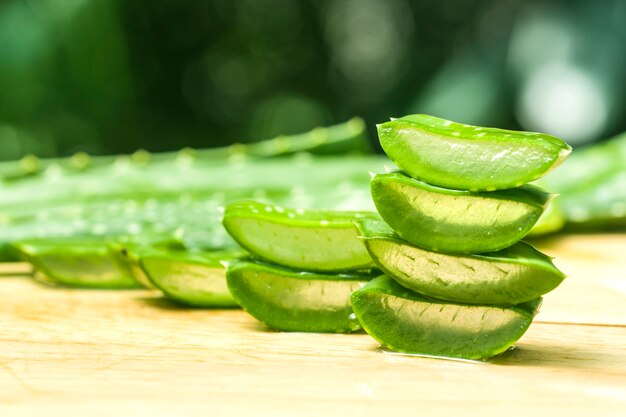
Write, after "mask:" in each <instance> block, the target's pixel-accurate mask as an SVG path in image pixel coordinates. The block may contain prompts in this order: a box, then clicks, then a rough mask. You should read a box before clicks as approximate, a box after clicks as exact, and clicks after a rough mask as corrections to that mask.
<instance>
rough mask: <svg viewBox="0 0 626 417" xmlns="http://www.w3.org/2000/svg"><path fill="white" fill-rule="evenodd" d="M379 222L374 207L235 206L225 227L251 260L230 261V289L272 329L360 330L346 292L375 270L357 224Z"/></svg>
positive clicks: (253, 203)
mask: <svg viewBox="0 0 626 417" xmlns="http://www.w3.org/2000/svg"><path fill="white" fill-rule="evenodd" d="M364 174H365V175H367V173H364ZM376 219H379V217H378V215H377V214H376V213H375V212H353V211H329V210H321V209H318V210H315V209H309V210H303V209H288V208H283V207H281V206H276V205H270V204H264V203H260V202H256V201H251V200H247V201H240V202H237V203H232V204H230V205H228V206H226V209H225V212H224V219H223V224H224V227H225V228H226V230H227V231H228V233H229V234H230V235H231V236H232V237H233V239H234V240H235V241H236V242H237V243H239V245H241V247H243V248H244V249H246V250H247V251H249V252H250V257H248V258H244V259H240V260H236V261H233V262H232V263H230V264H229V265H228V269H227V273H226V278H227V283H228V288H229V290H230V292H231V294H232V295H233V297H234V298H235V300H236V301H237V303H238V304H239V305H241V307H243V308H244V309H245V310H246V311H247V312H248V313H249V314H250V315H252V316H253V317H255V318H256V319H258V320H259V321H261V322H263V323H265V324H266V325H268V326H269V327H271V328H274V329H276V330H283V331H300V332H333V333H344V332H351V331H354V330H357V329H359V328H360V324H359V322H358V321H357V319H356V317H355V315H354V314H353V311H352V307H351V304H350V295H351V294H352V293H353V292H354V291H356V290H358V289H359V288H361V287H363V286H364V285H365V284H366V283H367V282H368V281H370V280H371V279H372V278H373V277H374V276H375V275H378V274H379V272H378V271H374V270H372V268H373V267H374V263H373V261H372V259H371V257H370V256H369V254H368V252H367V249H366V248H365V245H364V244H363V242H362V241H361V240H360V239H359V230H358V228H357V226H356V223H355V222H356V221H362V220H376Z"/></svg>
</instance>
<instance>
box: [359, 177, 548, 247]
mask: <svg viewBox="0 0 626 417" xmlns="http://www.w3.org/2000/svg"><path fill="white" fill-rule="evenodd" d="M371 191H372V198H373V200H374V203H375V204H376V208H377V209H378V212H379V213H380V215H381V216H382V218H383V219H384V220H385V222H387V224H389V226H391V228H392V229H393V230H395V231H396V232H397V233H398V235H400V237H402V238H403V239H405V240H407V241H409V242H411V243H413V244H414V245H416V246H419V247H421V248H424V249H430V250H433V251H437V252H449V253H482V252H493V251H497V250H500V249H503V248H506V247H508V246H511V245H512V244H513V243H515V242H517V241H518V240H520V239H521V238H522V237H524V235H526V234H527V233H528V232H529V231H530V229H531V228H532V227H533V225H534V224H535V223H536V222H537V219H539V217H540V216H541V214H542V213H543V211H544V210H545V207H546V205H547V204H548V203H549V201H550V199H551V197H552V195H551V194H549V193H547V192H545V191H543V190H542V189H541V188H539V187H535V186H532V185H525V186H522V187H519V188H513V189H508V190H500V191H493V192H472V191H458V190H449V189H445V188H440V187H435V186H432V185H429V184H426V183H424V182H422V181H418V180H415V179H413V178H410V177H408V176H406V175H404V174H402V173H399V172H394V173H390V174H378V175H376V176H374V178H372V182H371Z"/></svg>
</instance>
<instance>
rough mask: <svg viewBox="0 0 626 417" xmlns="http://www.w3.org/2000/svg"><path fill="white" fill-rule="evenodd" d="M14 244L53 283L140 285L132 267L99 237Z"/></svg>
mask: <svg viewBox="0 0 626 417" xmlns="http://www.w3.org/2000/svg"><path fill="white" fill-rule="evenodd" d="M14 247H15V248H16V249H17V250H18V251H19V252H20V253H21V254H22V256H23V257H24V258H25V259H26V260H27V261H29V262H30V263H31V264H32V265H33V267H34V268H35V270H36V272H37V273H38V274H37V278H38V279H40V280H42V281H45V282H46V283H49V284H52V285H66V286H71V287H82V288H111V289H113V288H120V289H121V288H139V287H140V286H139V284H138V283H137V282H136V281H135V279H134V278H133V277H132V274H131V273H130V271H129V270H128V269H127V268H125V267H124V266H122V265H121V264H120V263H119V262H118V261H117V260H116V259H115V257H114V256H113V255H112V253H111V252H110V249H109V247H108V244H107V242H106V241H103V240H100V239H67V240H65V239H46V240H31V241H23V242H19V243H16V244H15V245H14Z"/></svg>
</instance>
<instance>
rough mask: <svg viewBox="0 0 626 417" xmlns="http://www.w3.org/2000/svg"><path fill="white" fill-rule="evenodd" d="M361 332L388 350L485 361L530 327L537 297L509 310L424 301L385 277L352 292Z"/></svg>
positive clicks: (537, 300) (510, 344)
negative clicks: (362, 329) (361, 328)
mask: <svg viewBox="0 0 626 417" xmlns="http://www.w3.org/2000/svg"><path fill="white" fill-rule="evenodd" d="M351 299H352V307H353V308H354V313H355V314H356V316H357V318H358V319H359V322H360V323H361V325H362V326H363V328H364V329H365V331H366V332H367V333H368V334H369V335H370V336H372V337H373V338H374V339H376V340H377V341H378V342H380V343H381V344H382V345H383V346H385V347H386V348H388V349H391V350H394V351H397V352H404V353H412V354H420V355H428V356H440V357H448V358H461V359H487V358H490V357H492V356H495V355H497V354H499V353H502V352H504V351H505V350H507V349H508V348H509V347H511V346H512V345H513V344H514V343H515V342H516V341H517V340H518V339H519V338H520V337H521V336H522V335H523V334H524V332H526V330H527V329H528V327H529V326H530V324H531V322H532V320H533V318H534V316H535V315H536V314H537V311H538V309H539V306H540V304H541V299H540V298H538V299H535V300H532V301H529V302H526V303H523V304H518V305H515V306H510V307H500V306H484V305H466V304H453V303H450V302H446V301H440V300H436V299H431V298H426V297H424V296H421V295H419V294H417V293H415V292H413V291H410V290H408V289H406V288H404V287H402V286H401V285H399V284H398V283H396V282H395V281H394V280H393V279H391V278H389V277H387V276H385V275H383V276H380V277H378V278H375V279H373V280H372V281H370V283H369V284H367V285H366V286H365V287H363V288H362V289H360V290H358V291H355V292H354V293H353V294H352V297H351Z"/></svg>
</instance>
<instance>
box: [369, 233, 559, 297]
mask: <svg viewBox="0 0 626 417" xmlns="http://www.w3.org/2000/svg"><path fill="white" fill-rule="evenodd" d="M363 239H364V242H365V246H366V247H367V249H368V251H369V252H370V255H372V258H373V259H374V260H375V261H376V263H377V264H378V266H379V267H380V269H382V270H383V271H384V272H385V273H386V274H387V275H389V276H391V277H393V278H394V279H395V280H396V281H397V282H398V283H400V284H401V285H403V286H405V287H407V288H409V289H412V290H414V291H417V292H419V293H420V294H423V295H426V296H430V297H434V298H438V299H441V300H448V301H453V302H459V303H466V304H498V305H511V304H519V303H522V302H525V301H530V300H533V299H535V298H537V297H539V296H541V295H543V294H545V293H547V292H549V291H552V290H553V289H554V288H556V287H557V286H558V285H559V284H560V283H561V282H562V281H563V279H564V278H565V275H564V274H563V273H562V272H561V271H559V270H558V269H557V268H556V267H555V266H554V265H553V264H552V260H551V258H549V257H548V256H546V255H544V254H543V253H541V252H539V251H538V250H536V249H535V248H533V247H532V246H531V245H529V244H527V243H524V242H518V243H516V244H514V245H513V246H510V247H508V248H506V249H502V250H501V251H498V252H492V253H486V254H483V255H449V254H443V253H438V252H432V251H428V250H425V249H420V248H418V247H415V246H413V245H411V244H410V243H407V242H405V241H403V240H401V239H399V238H398V237H394V236H388V235H377V234H369V235H368V234H367V233H366V234H365V236H364V237H363Z"/></svg>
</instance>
